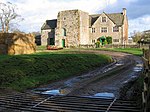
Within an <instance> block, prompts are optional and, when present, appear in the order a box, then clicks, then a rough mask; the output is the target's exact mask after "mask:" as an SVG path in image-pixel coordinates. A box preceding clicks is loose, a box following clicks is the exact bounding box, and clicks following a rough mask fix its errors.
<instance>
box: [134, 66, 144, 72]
mask: <svg viewBox="0 0 150 112" xmlns="http://www.w3.org/2000/svg"><path fill="white" fill-rule="evenodd" d="M142 69H143V68H142V67H140V66H136V67H134V68H133V71H135V72H141V71H142Z"/></svg>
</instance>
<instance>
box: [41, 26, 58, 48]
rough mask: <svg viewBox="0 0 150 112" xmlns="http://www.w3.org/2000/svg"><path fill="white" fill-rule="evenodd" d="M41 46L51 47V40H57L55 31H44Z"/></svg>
mask: <svg viewBox="0 0 150 112" xmlns="http://www.w3.org/2000/svg"><path fill="white" fill-rule="evenodd" d="M41 35H42V36H41V45H45V46H46V45H50V38H55V29H47V30H42V32H41Z"/></svg>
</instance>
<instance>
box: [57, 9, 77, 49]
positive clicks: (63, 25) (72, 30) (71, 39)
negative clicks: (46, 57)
mask: <svg viewBox="0 0 150 112" xmlns="http://www.w3.org/2000/svg"><path fill="white" fill-rule="evenodd" d="M64 29H65V31H66V35H63V30H64ZM62 39H65V45H66V46H78V45H79V11H78V10H66V11H61V12H59V13H58V17H57V30H56V41H55V42H56V45H58V46H60V47H62Z"/></svg>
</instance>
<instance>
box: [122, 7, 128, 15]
mask: <svg viewBox="0 0 150 112" xmlns="http://www.w3.org/2000/svg"><path fill="white" fill-rule="evenodd" d="M122 12H123V15H124V16H126V15H127V14H126V13H127V10H126V8H123V10H122Z"/></svg>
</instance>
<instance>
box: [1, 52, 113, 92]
mask: <svg viewBox="0 0 150 112" xmlns="http://www.w3.org/2000/svg"><path fill="white" fill-rule="evenodd" d="M61 52H63V51H61ZM61 52H60V53H59V51H55V52H48V53H44V52H41V53H36V54H32V55H17V56H9V55H0V63H1V64H0V88H11V89H15V90H19V91H22V90H26V89H28V88H33V87H36V86H38V85H41V84H47V83H50V82H53V81H56V80H60V79H64V78H67V77H71V76H75V75H80V74H81V73H83V72H85V71H88V70H91V69H94V68H95V67H98V66H100V65H101V66H103V65H104V64H108V63H110V62H111V61H112V59H111V57H109V56H106V55H96V54H71V53H70V54H65V53H61Z"/></svg>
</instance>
